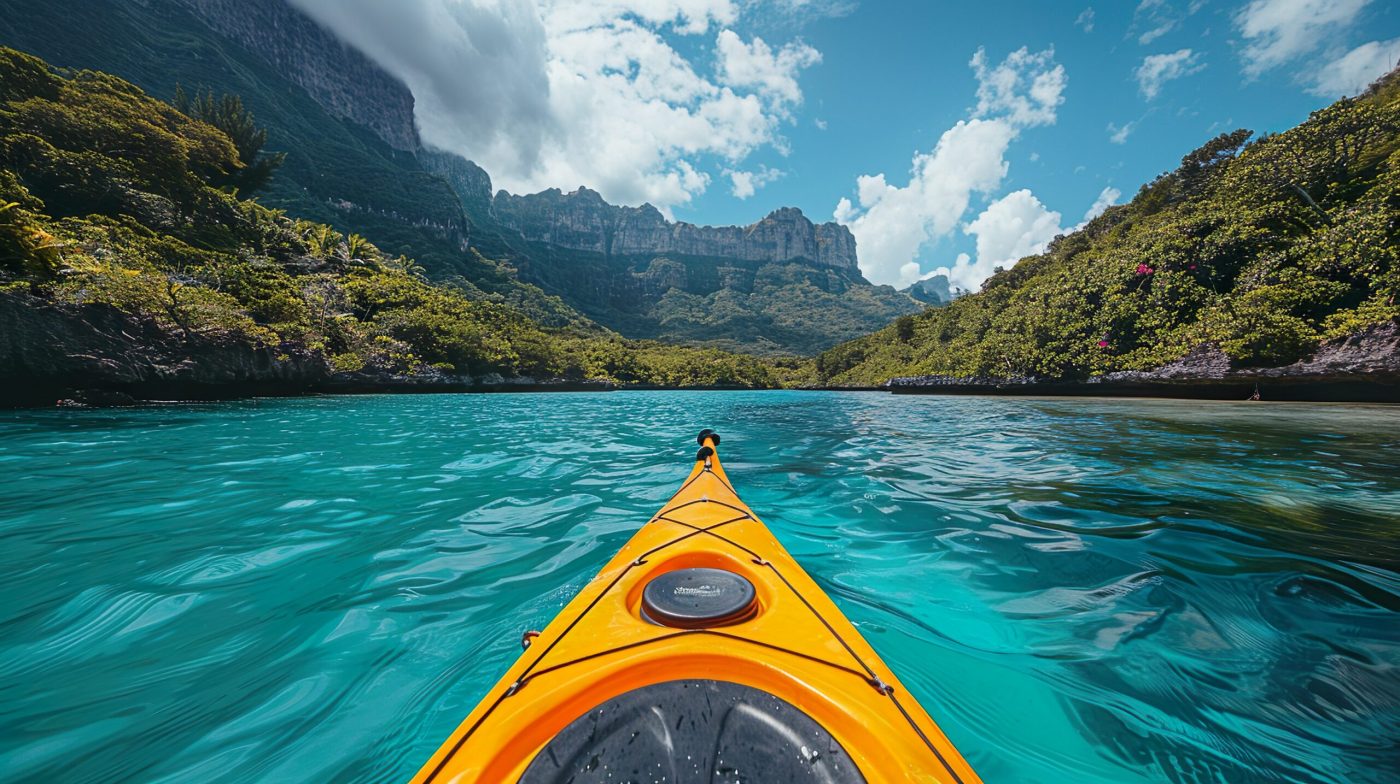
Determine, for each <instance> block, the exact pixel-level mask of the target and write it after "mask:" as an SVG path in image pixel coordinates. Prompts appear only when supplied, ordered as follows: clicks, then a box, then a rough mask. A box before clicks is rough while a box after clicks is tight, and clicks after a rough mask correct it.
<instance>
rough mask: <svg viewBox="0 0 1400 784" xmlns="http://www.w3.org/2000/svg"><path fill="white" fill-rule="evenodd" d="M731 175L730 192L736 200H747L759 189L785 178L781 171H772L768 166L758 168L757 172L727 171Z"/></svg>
mask: <svg viewBox="0 0 1400 784" xmlns="http://www.w3.org/2000/svg"><path fill="white" fill-rule="evenodd" d="M725 174H727V175H729V183H730V186H731V187H730V190H729V192H730V193H732V194H734V196H735V198H738V199H747V198H749V197H750V196H752V195H754V193H756V192H757V191H758V189H759V188H762V187H763V186H765V185H767V184H768V183H770V182H772V181H774V180H776V179H778V178H779V177H782V176H783V171H782V170H781V169H770V168H768V167H767V166H760V167H758V170H757V171H735V170H732V169H731V170H726V171H725Z"/></svg>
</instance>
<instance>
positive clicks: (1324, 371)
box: [880, 321, 1400, 403]
mask: <svg viewBox="0 0 1400 784" xmlns="http://www.w3.org/2000/svg"><path fill="white" fill-rule="evenodd" d="M880 388H881V389H887V390H889V391H890V392H893V393H895V394H901V395H1028V396H1066V397H1168V398H1187V399H1197V400H1248V399H1250V398H1252V397H1253V396H1254V395H1255V394H1256V393H1257V394H1258V395H1259V399H1260V400H1307V401H1326V402H1384V403H1400V323H1397V322H1394V321H1391V322H1386V323H1382V324H1375V325H1372V326H1369V327H1366V328H1365V329H1362V330H1360V331H1358V332H1357V333H1355V334H1352V335H1348V336H1347V337H1345V338H1338V339H1335V340H1330V341H1327V342H1326V343H1323V344H1322V345H1321V346H1320V347H1319V348H1318V350H1317V351H1316V352H1315V353H1313V355H1312V356H1310V357H1306V358H1304V359H1301V360H1299V361H1297V362H1294V363H1293V364H1291V365H1284V366H1282V367H1270V368H1248V367H1235V366H1234V365H1233V364H1232V363H1231V361H1230V358H1229V357H1227V356H1226V355H1225V354H1224V352H1222V351H1221V350H1220V348H1219V347H1217V346H1214V345H1204V346H1200V347H1198V348H1197V349H1195V350H1194V351H1192V352H1191V353H1189V354H1187V355H1186V356H1184V357H1182V358H1181V359H1179V360H1176V361H1175V362H1171V363H1168V364H1166V365H1163V366H1162V367H1160V368H1157V369H1155V370H1150V371H1125V372H1118V373H1107V374H1105V375H1103V376H1097V377H1092V378H1086V379H1055V378H1038V377H1025V376H1023V377H1011V378H992V377H974V378H957V377H952V376H912V377H904V378H892V379H890V380H889V381H887V382H885V384H883V385H882V386H881V387H880Z"/></svg>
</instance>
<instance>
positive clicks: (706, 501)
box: [414, 431, 980, 784]
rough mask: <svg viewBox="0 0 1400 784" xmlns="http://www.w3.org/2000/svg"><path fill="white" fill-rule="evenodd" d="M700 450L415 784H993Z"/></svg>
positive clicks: (710, 453)
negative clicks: (984, 782) (665, 497)
mask: <svg viewBox="0 0 1400 784" xmlns="http://www.w3.org/2000/svg"><path fill="white" fill-rule="evenodd" d="M699 440H700V441H701V443H702V447H701V449H700V452H699V454H698V455H697V459H696V462H695V465H694V467H693V468H692V470H691V472H690V475H689V476H688V477H687V478H686V480H685V482H684V484H683V485H682V486H681V489H680V490H679V491H677V492H676V494H675V495H674V496H673V497H672V498H671V500H670V501H668V502H667V503H666V504H665V506H664V507H663V508H662V509H661V511H660V512H658V513H657V514H656V515H655V516H654V517H652V519H651V520H650V521H648V522H647V523H646V524H645V525H643V526H642V527H641V529H640V530H638V532H637V533H636V534H635V535H634V536H633V537H632V539H631V540H630V541H629V542H628V543H627V544H626V545H625V546H624V547H623V548H622V549H621V550H620V551H619V552H618V553H617V555H616V556H614V557H613V559H612V560H611V561H609V562H608V564H607V565H606V566H605V567H603V569H602V571H600V572H599V573H598V575H597V576H596V577H595V578H594V579H593V580H592V581H590V582H589V583H588V585H586V586H585V587H584V588H583V589H582V590H581V591H580V592H579V594H578V595H577V596H576V597H574V599H573V600H572V601H570V602H569V604H568V605H567V606H565V608H564V609H563V610H562V611H561V612H560V613H559V615H558V616H557V617H555V619H554V620H553V621H552V622H551V623H550V624H549V625H548V626H547V627H546V628H545V629H544V630H543V631H542V632H541V633H540V634H539V636H538V637H537V638H535V639H534V640H533V641H532V642H529V643H528V647H527V648H526V650H525V652H524V653H523V654H522V655H521V657H520V659H519V660H518V661H516V663H515V664H514V665H512V666H511V668H510V669H509V670H508V671H507V672H506V674H505V676H504V677H503V678H502V679H501V680H500V682H498V683H497V684H496V685H495V686H494V687H493V688H492V689H491V691H490V692H488V693H487V695H486V696H485V698H483V699H482V701H481V703H480V704H479V705H477V707H476V709H475V710H473V711H472V712H471V714H470V715H469V716H467V718H466V719H465V720H464V721H463V722H462V724H461V725H460V726H459V727H458V728H457V729H456V730H455V731H454V732H453V733H452V735H451V736H450V737H449V738H448V739H447V740H446V742H444V743H443V745H442V747H441V748H439V749H438V751H437V752H436V753H435V754H434V755H433V756H432V758H430V759H429V760H428V762H427V763H426V764H425V765H424V766H423V768H422V769H421V770H420V771H419V772H418V775H417V776H416V777H415V778H414V782H417V783H418V784H428V783H430V782H431V783H432V784H442V783H443V782H466V781H472V782H476V781H484V782H515V781H526V782H532V783H533V782H545V781H550V782H553V781H560V782H564V781H573V782H579V783H580V784H581V783H582V782H589V781H599V782H601V781H653V780H655V781H670V782H688V781H696V782H700V781H704V782H710V781H736V782H737V781H828V782H847V781H853V782H859V781H867V780H868V781H928V782H952V783H953V784H974V782H979V781H980V779H978V777H977V775H976V774H975V773H974V772H973V771H972V769H971V768H970V767H969V766H968V764H967V762H966V761H965V760H963V758H962V756H961V755H960V754H959V753H958V752H957V750H956V749H955V748H954V747H953V746H952V744H951V743H950V742H949V741H948V739H947V738H946V737H945V736H944V735H943V733H942V731H941V730H939V728H938V727H937V725H936V724H934V722H933V721H932V720H931V719H930V718H929V717H928V715H927V714H926V713H925V712H924V710H923V708H922V707H920V706H919V704H918V703H917V702H916V701H915V700H914V698H913V697H912V696H911V695H909V694H908V693H907V692H906V691H905V690H904V689H903V687H902V686H901V685H900V683H899V681H898V679H897V678H896V677H895V676H894V674H893V673H891V672H890V671H889V669H888V667H886V666H885V665H884V663H883V662H882V661H880V658H879V656H877V655H876V654H875V651H874V650H873V649H872V648H871V647H870V646H869V644H868V643H866V641H865V640H864V639H863V638H862V637H861V636H860V634H859V633H858V632H857V631H856V629H855V628H854V627H853V626H852V625H851V624H850V622H849V621H848V620H846V618H845V616H844V615H842V614H841V612H840V610H838V609H837V607H836V605H835V604H833V603H832V602H831V600H830V599H829V598H828V597H827V596H826V594H825V593H824V592H823V591H822V590H821V589H820V588H819V587H818V586H817V585H816V583H815V582H813V581H812V579H811V577H809V576H808V575H807V573H806V572H805V571H803V570H802V568H801V567H800V566H798V564H797V562H796V561H794V560H793V558H792V557H791V556H790V555H789V554H788V553H787V551H786V550H784V549H783V547H782V546H781V545H780V544H779V543H778V541H777V540H776V539H775V538H774V536H773V534H772V533H771V532H770V531H769V530H768V528H767V527H766V526H764V525H763V523H762V522H761V521H760V520H759V519H758V517H757V516H756V515H755V514H754V513H753V511H752V510H750V509H749V508H748V506H746V505H745V504H744V503H743V501H741V500H740V499H739V497H738V495H737V494H736V493H735V492H734V489H733V487H732V485H731V484H730V482H729V478H728V477H727V476H726V474H725V472H724V468H723V467H722V466H721V465H720V462H719V458H718V456H717V455H716V454H715V447H716V446H718V443H719V436H718V435H714V434H712V433H711V432H710V431H703V432H702V434H701V437H700V439H699ZM684 570H696V571H694V572H686V571H684ZM701 570H709V571H701ZM714 570H719V571H720V572H724V573H728V575H729V576H730V578H729V582H728V583H726V582H724V578H725V575H722V574H720V573H719V572H716V571H714ZM693 575H698V577H696V578H694V579H690V578H691V576H693ZM663 576H666V579H665V580H659V581H658V580H657V578H659V577H663ZM712 578H719V579H712ZM653 581H657V582H656V583H655V585H653ZM745 584H747V585H748V586H750V587H749V588H746V587H745ZM649 586H651V587H650V588H649ZM657 586H665V588H666V590H665V592H664V593H666V594H667V596H662V597H658V596H657V595H656V594H657V593H658V592H657ZM668 597H669V599H668ZM740 605H742V606H740ZM712 608H719V612H718V614H713V615H707V614H706V613H708V612H709V611H710V610H711V609H712ZM687 701H689V702H690V704H691V707H689V708H687V705H686V703H687ZM702 701H703V702H704V704H705V707H704V708H701V707H700V705H701V702H702ZM648 716H650V718H648ZM765 716H766V717H767V718H765ZM658 717H664V718H665V721H662V720H660V718H658ZM763 728H767V729H763ZM638 738H641V739H642V745H641V746H637V739H638ZM600 739H601V740H600ZM705 743H708V744H710V745H709V746H708V748H710V749H712V750H713V752H712V753H711V754H709V755H708V756H707V757H704V758H699V759H697V758H696V756H697V751H695V750H696V749H699V748H701V747H702V746H703V745H704V744H705ZM687 748H689V749H692V751H690V753H689V756H690V757H691V759H689V760H688V763H687V764H684V765H682V764H679V762H680V757H681V756H684V755H685V751H684V750H683V749H687ZM701 756H703V755H701ZM532 763H537V764H533V765H532ZM851 776H854V777H851Z"/></svg>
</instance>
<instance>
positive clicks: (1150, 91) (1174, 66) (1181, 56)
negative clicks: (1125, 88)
mask: <svg viewBox="0 0 1400 784" xmlns="http://www.w3.org/2000/svg"><path fill="white" fill-rule="evenodd" d="M1205 67H1206V65H1205V63H1203V62H1201V56H1200V55H1199V54H1196V53H1194V52H1192V51H1191V50H1190V49H1178V50H1176V51H1175V52H1172V53H1170V54H1153V55H1148V56H1147V57H1144V58H1143V60H1142V65H1139V66H1138V67H1137V70H1136V71H1134V72H1133V75H1134V76H1135V77H1137V83H1138V89H1139V90H1141V91H1142V96H1143V97H1144V98H1146V99H1147V100H1149V101H1150V100H1152V99H1153V98H1156V97H1157V93H1159V92H1161V91H1162V85H1164V84H1166V83H1167V82H1170V81H1171V80H1173V79H1180V78H1182V77H1183V76H1190V75H1191V74H1193V73H1197V72H1199V71H1200V70H1201V69H1202V68H1205Z"/></svg>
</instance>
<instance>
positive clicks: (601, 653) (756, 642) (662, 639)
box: [516, 629, 863, 691]
mask: <svg viewBox="0 0 1400 784" xmlns="http://www.w3.org/2000/svg"><path fill="white" fill-rule="evenodd" d="M694 634H706V635H709V636H711V637H723V638H725V639H726V640H734V641H736V642H743V643H749V644H750V645H756V646H758V647H760V648H767V649H769V650H774V651H779V652H781V653H786V654H790V655H792V656H797V657H799V658H803V659H807V660H808V661H812V662H815V663H817V664H824V665H826V666H828V667H831V668H833V669H837V670H841V671H842V672H848V673H850V674H852V675H854V676H856V677H857V678H863V676H862V675H861V674H860V673H859V672H858V671H856V670H853V669H851V668H850V667H846V666H844V665H840V664H837V663H836V662H829V661H827V660H826V659H819V658H817V657H816V656H813V655H811V654H808V653H803V652H801V651H794V650H792V649H791V648H784V647H783V646H781V645H774V644H772V643H769V642H763V641H762V640H752V639H749V638H748V637H740V636H738V635H736V634H729V633H727V632H720V631H715V630H714V629H684V630H682V631H678V632H675V633H673V634H667V635H663V636H661V637H651V638H649V639H646V640H637V641H636V642H629V643H627V644H625V645H618V646H616V647H614V648H607V649H605V650H601V651H594V652H593V653H590V654H588V655H587V656H580V657H579V658H577V659H571V660H569V661H566V662H560V663H559V664H552V665H550V666H548V667H545V668H544V669H542V670H539V671H537V672H534V673H532V674H531V675H529V676H528V677H525V678H521V679H520V680H519V681H517V683H518V687H517V688H516V691H519V690H520V688H523V687H524V686H525V684H526V682H527V681H530V680H533V679H535V678H538V677H540V676H541V675H546V674H548V673H551V672H556V671H558V670H562V669H565V668H567V667H572V666H573V665H575V664H582V663H583V662H586V661H591V660H593V659H597V658H599V657H602V656H607V655H608V654H610V653H617V652H619V651H627V650H631V649H633V648H642V647H645V646H647V645H652V644H654V643H659V642H665V641H666V640H674V639H676V638H677V637H686V636H689V635H694Z"/></svg>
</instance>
